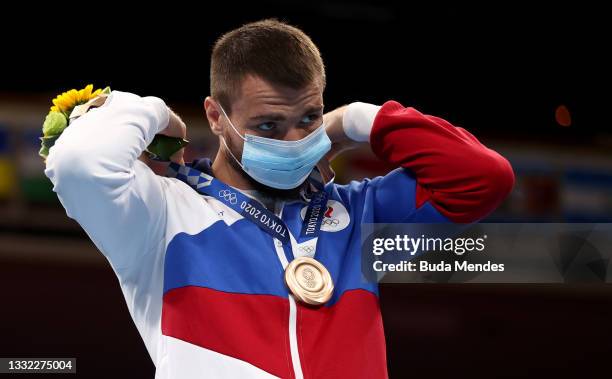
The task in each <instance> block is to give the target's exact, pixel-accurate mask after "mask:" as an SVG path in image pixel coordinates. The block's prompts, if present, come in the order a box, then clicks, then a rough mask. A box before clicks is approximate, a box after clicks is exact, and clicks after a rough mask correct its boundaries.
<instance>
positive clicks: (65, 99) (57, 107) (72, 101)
mask: <svg viewBox="0 0 612 379" xmlns="http://www.w3.org/2000/svg"><path fill="white" fill-rule="evenodd" d="M92 90H93V85H92V84H88V85H87V86H86V87H85V88H83V89H82V90H78V91H77V90H76V89H71V90H70V91H67V92H64V93H62V94H61V95H58V96H57V97H56V98H55V99H53V106H52V107H51V112H63V113H64V114H65V115H66V116H69V115H70V112H72V109H73V108H74V107H75V106H77V105H80V104H84V103H86V102H88V101H89V100H90V99H93V98H94V97H96V96H98V95H99V94H100V92H102V89H97V90H95V91H93V92H92Z"/></svg>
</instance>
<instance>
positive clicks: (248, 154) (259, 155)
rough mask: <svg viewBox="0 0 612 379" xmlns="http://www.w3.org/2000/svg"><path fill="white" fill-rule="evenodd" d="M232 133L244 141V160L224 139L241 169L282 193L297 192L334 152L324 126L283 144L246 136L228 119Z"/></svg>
mask: <svg viewBox="0 0 612 379" xmlns="http://www.w3.org/2000/svg"><path fill="white" fill-rule="evenodd" d="M219 108H221V112H222V113H223V115H224V116H225V118H227V121H228V122H229V124H230V125H231V127H232V129H234V131H235V132H236V133H237V134H238V136H240V138H242V139H243V140H244V147H243V149H242V160H241V161H239V160H238V159H236V157H235V156H234V154H233V153H232V151H231V150H230V148H229V147H228V146H227V143H226V142H225V138H223V137H221V139H222V140H223V144H224V145H225V147H226V148H227V151H229V153H230V154H231V155H232V157H233V158H234V160H235V161H236V162H238V164H239V165H240V167H242V169H243V170H244V172H246V173H247V174H249V176H251V177H252V178H253V179H255V180H257V181H258V182H259V183H262V184H265V185H267V186H269V187H273V188H278V189H292V188H296V187H297V186H299V185H300V184H302V183H303V182H304V180H306V178H308V176H309V175H310V173H311V171H312V169H313V168H314V167H315V165H316V164H317V162H319V160H321V158H323V157H324V156H325V154H327V152H328V151H329V150H330V149H331V141H330V139H329V137H328V136H327V133H326V132H325V125H324V124H321V126H319V127H318V128H317V129H316V130H314V131H313V132H311V133H310V134H309V135H307V136H306V137H304V138H302V139H300V140H297V141H283V140H277V139H273V138H265V137H260V136H256V135H253V134H245V135H244V136H242V135H241V134H240V132H238V129H236V127H235V126H234V124H233V123H232V120H230V118H229V117H228V116H227V113H225V110H224V109H223V107H221V105H219Z"/></svg>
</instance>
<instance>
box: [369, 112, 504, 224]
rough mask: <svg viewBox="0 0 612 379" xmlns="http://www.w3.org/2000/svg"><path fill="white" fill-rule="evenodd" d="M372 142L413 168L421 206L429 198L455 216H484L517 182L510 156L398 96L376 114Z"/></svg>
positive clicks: (462, 219) (385, 155)
mask: <svg viewBox="0 0 612 379" xmlns="http://www.w3.org/2000/svg"><path fill="white" fill-rule="evenodd" d="M370 144H371V147H372V150H373V151H374V153H375V154H376V155H377V156H378V157H379V158H381V159H382V160H384V161H385V162H388V163H390V164H392V165H394V166H401V167H404V168H407V169H409V170H411V171H412V172H413V173H414V174H415V176H416V179H417V191H416V204H417V207H420V206H421V205H422V204H423V203H425V202H426V201H430V202H431V204H432V205H433V206H434V207H435V208H436V209H437V210H438V211H439V212H440V213H441V214H443V215H444V216H446V217H447V218H448V219H449V220H451V221H453V222H459V223H469V222H474V221H477V220H479V219H481V218H483V217H485V216H486V215H488V214H489V213H491V212H492V211H493V210H494V209H495V208H496V207H497V206H498V205H499V204H500V203H501V202H502V201H503V200H504V199H505V198H506V196H507V195H508V194H509V193H510V191H511V190H512V187H513V185H514V173H513V171H512V167H511V166H510V164H509V163H508V161H507V160H506V159H505V158H504V157H502V156H501V155H499V154H498V153H496V152H495V151H493V150H491V149H489V148H487V147H486V146H484V145H483V144H482V143H480V142H479V141H478V140H477V139H476V137H474V136H473V135H472V134H470V133H469V132H468V131H466V130H465V129H462V128H459V127H455V126H453V125H452V124H450V123H449V122H447V121H445V120H443V119H441V118H438V117H434V116H429V115H424V114H422V113H420V112H419V111H417V110H416V109H414V108H404V107H403V106H402V105H401V104H400V103H397V102H395V101H388V102H386V103H385V104H384V105H383V106H382V108H381V109H380V111H379V112H378V114H377V115H376V118H375V120H374V125H373V127H372V132H371V133H370Z"/></svg>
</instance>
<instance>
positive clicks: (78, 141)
mask: <svg viewBox="0 0 612 379" xmlns="http://www.w3.org/2000/svg"><path fill="white" fill-rule="evenodd" d="M168 119H169V112H168V108H167V107H166V104H165V103H164V102H163V101H162V100H161V99H159V98H156V97H144V98H143V97H139V96H137V95H134V94H131V93H126V92H119V91H113V92H112V93H111V94H110V95H109V97H108V98H107V100H106V103H105V104H104V105H103V106H101V107H100V108H96V109H92V110H90V111H89V112H87V113H86V114H85V115H83V116H81V117H80V118H78V119H76V120H75V121H73V122H72V123H71V124H70V126H69V127H67V128H66V129H65V130H64V132H63V133H62V135H61V136H60V138H58V139H57V141H56V142H55V145H54V146H53V147H51V149H50V150H49V156H48V157H47V160H46V169H45V175H46V176H47V177H49V179H51V182H52V183H53V191H55V192H56V193H57V196H58V198H59V200H60V202H61V203H62V205H63V206H64V208H65V209H66V214H67V215H68V216H69V217H70V218H72V219H75V220H76V221H77V222H78V223H79V224H80V225H81V226H82V227H83V229H84V230H85V232H86V233H87V234H88V236H89V237H90V238H91V240H92V241H93V242H94V243H95V245H96V246H97V247H98V249H99V250H100V251H101V252H102V253H103V254H104V255H105V256H106V257H107V258H108V259H109V261H110V263H111V264H112V265H113V267H114V268H115V269H122V268H128V267H130V266H132V265H133V264H135V263H137V262H138V260H139V259H140V258H142V257H143V256H144V255H145V254H147V253H148V252H149V251H150V250H151V249H152V248H154V247H156V246H158V244H159V242H160V240H161V239H162V238H164V232H165V224H166V206H165V203H166V201H165V198H164V191H163V183H162V178H161V177H159V176H157V175H156V174H155V173H154V172H153V171H152V170H151V169H150V168H149V167H148V166H147V165H145V164H144V163H143V162H141V161H139V160H138V157H139V156H140V154H141V153H142V152H143V150H144V149H145V148H146V147H147V146H148V145H149V144H150V143H151V141H152V140H153V137H154V136H155V134H157V133H158V132H160V131H161V130H163V129H165V128H166V126H167V125H168Z"/></svg>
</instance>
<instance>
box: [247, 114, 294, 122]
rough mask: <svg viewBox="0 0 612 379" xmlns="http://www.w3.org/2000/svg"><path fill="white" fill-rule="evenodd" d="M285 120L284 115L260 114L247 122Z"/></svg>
mask: <svg viewBox="0 0 612 379" xmlns="http://www.w3.org/2000/svg"><path fill="white" fill-rule="evenodd" d="M286 119H287V117H285V115H284V114H282V113H267V114H260V115H257V116H253V117H251V118H249V120H252V121H257V120H270V121H285V120H286Z"/></svg>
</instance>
